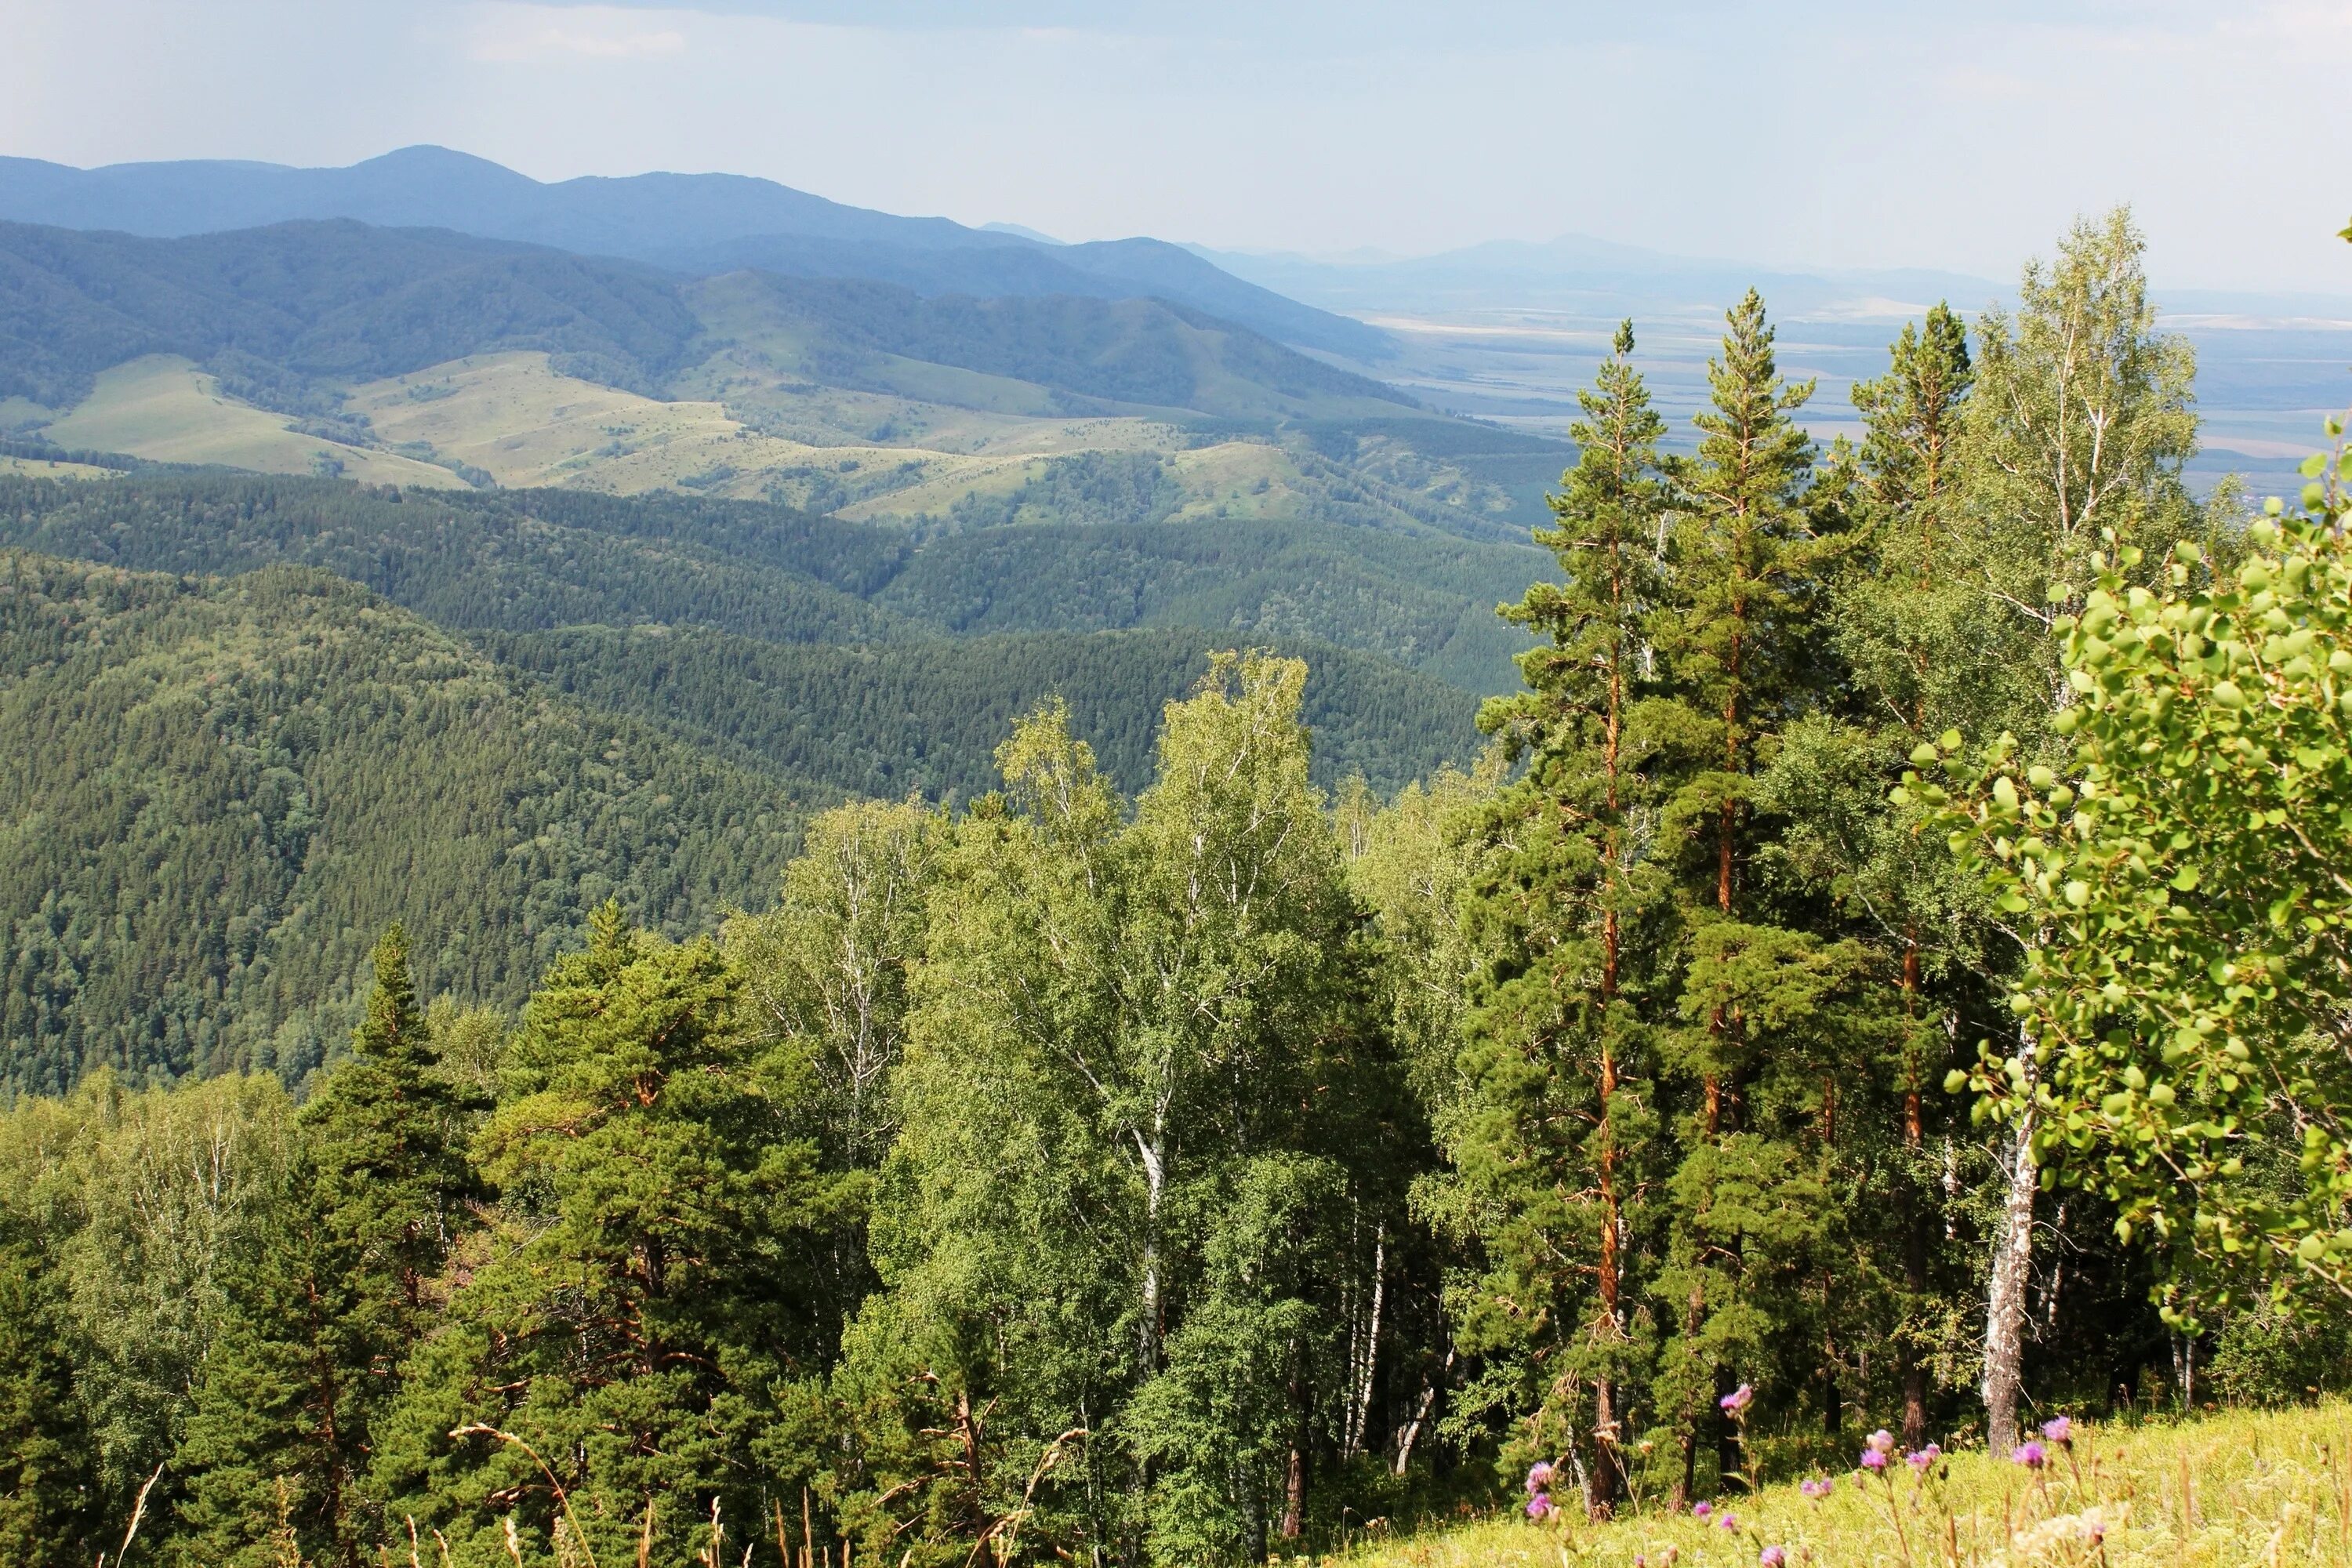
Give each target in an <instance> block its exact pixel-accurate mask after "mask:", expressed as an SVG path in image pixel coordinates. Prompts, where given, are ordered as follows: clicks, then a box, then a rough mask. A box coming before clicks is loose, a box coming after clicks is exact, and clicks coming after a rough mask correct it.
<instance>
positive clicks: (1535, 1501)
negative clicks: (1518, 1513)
mask: <svg viewBox="0 0 2352 1568" xmlns="http://www.w3.org/2000/svg"><path fill="white" fill-rule="evenodd" d="M1550 1517H1551V1498H1550V1496H1549V1494H1547V1493H1544V1492H1538V1493H1536V1495H1535V1496H1533V1497H1531V1498H1529V1499H1528V1518H1529V1519H1532V1520H1536V1521H1543V1520H1547V1519H1549V1518H1550Z"/></svg>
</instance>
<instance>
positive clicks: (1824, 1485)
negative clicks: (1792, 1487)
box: [1797, 1476, 1837, 1502]
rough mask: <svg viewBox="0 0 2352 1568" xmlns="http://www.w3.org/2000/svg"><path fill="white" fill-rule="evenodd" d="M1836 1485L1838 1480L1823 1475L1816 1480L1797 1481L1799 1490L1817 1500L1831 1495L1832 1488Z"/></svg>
mask: <svg viewBox="0 0 2352 1568" xmlns="http://www.w3.org/2000/svg"><path fill="white" fill-rule="evenodd" d="M1836 1485H1837V1482H1836V1481H1834V1480H1832V1479H1831V1478H1829V1477H1828V1476H1822V1477H1821V1478H1820V1479H1814V1480H1802V1481H1799V1482H1798V1483H1797V1490H1798V1491H1800V1492H1801V1493H1802V1494H1803V1495H1804V1496H1806V1497H1809V1498H1811V1499H1812V1500H1814V1501H1815V1502H1819V1501H1821V1500H1822V1499H1823V1498H1825V1497H1827V1496H1829V1495H1830V1492H1831V1490H1832V1489H1833V1488H1835V1487H1836Z"/></svg>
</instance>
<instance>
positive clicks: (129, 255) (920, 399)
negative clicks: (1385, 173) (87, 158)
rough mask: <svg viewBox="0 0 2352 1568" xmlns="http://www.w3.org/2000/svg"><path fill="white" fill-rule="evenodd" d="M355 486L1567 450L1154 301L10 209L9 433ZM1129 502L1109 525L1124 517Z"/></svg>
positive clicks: (1464, 474) (1522, 509) (1322, 502)
mask: <svg viewBox="0 0 2352 1568" xmlns="http://www.w3.org/2000/svg"><path fill="white" fill-rule="evenodd" d="M12 433H14V434H16V435H26V434H43V435H46V436H47V438H49V439H51V440H54V441H56V442H57V443H58V444H61V445H67V446H75V445H79V446H85V447H88V446H96V447H102V448H104V449H108V450H114V451H121V452H127V453H130V454H132V455H134V456H137V457H141V458H149V459H154V460H159V461H169V462H189V463H215V464H222V465H226V466H231V467H236V468H250V469H256V470H259V471H266V472H278V473H304V472H319V473H324V474H342V475H344V476H346V477H350V478H353V479H362V480H366V481H369V482H374V483H387V482H389V483H401V484H426V485H432V484H443V483H447V482H449V481H448V480H446V479H440V478H438V477H436V475H435V473H434V470H435V469H438V470H440V471H441V472H443V473H446V474H448V475H450V476H452V477H455V478H458V479H462V480H463V481H464V482H468V483H473V484H478V485H490V484H498V485H505V486H521V487H536V486H553V485H561V486H567V487H576V488H585V489H603V490H607V491H611V492H614V493H632V492H636V491H642V490H646V489H670V490H678V491H688V492H694V493H701V494H713V495H727V496H732V497H736V498H742V499H750V498H762V499H768V500H780V501H785V502H788V503H790V504H793V505H796V506H801V507H804V508H807V509H809V510H825V511H836V510H837V511H844V512H846V513H850V514H853V515H858V516H862V517H866V518H868V519H873V520H882V521H907V522H913V523H917V524H919V525H924V526H929V525H933V524H936V523H937V522H939V521H942V520H946V519H949V518H951V517H957V516H959V515H960V509H963V508H966V507H969V506H972V505H977V506H979V507H980V508H981V510H988V509H989V508H991V507H992V506H994V505H997V504H999V503H1001V502H1002V501H1003V498H1005V497H1006V496H1008V495H1012V494H1014V493H1016V492H1023V491H1024V490H1025V491H1028V492H1030V493H1027V494H1025V495H1024V498H1023V500H1022V502H1021V506H1020V508H1019V510H1022V511H1023V512H1024V521H1027V520H1034V519H1042V520H1043V521H1060V522H1076V521H1095V520H1096V519H1097V516H1098V515H1099V514H1098V513H1097V512H1088V511H1085V510H1060V509H1057V508H1055V505H1054V504H1053V502H1054V500H1055V491H1056V490H1057V489H1059V490H1067V489H1069V487H1067V486H1063V485H1056V484H1055V483H1050V482H1048V483H1045V485H1044V486H1043V488H1039V481H1041V480H1048V481H1050V480H1052V479H1054V474H1053V468H1054V465H1055V464H1056V463H1061V462H1066V461H1069V460H1071V459H1074V458H1088V457H1097V456H1101V455H1104V454H1118V455H1130V454H1137V453H1150V454H1152V455H1154V456H1155V458H1156V459H1157V460H1158V461H1159V463H1160V467H1161V469H1162V473H1163V477H1164V479H1165V480H1166V483H1167V485H1168V487H1169V488H1170V489H1171V490H1172V491H1173V504H1172V506H1171V508H1169V509H1168V510H1172V511H1175V512H1177V513H1179V514H1181V515H1186V516H1197V517H1227V516H1239V517H1253V518H1266V517H1270V518H1285V519H1288V518H1320V519H1327V520H1330V521H1346V522H1349V523H1352V524H1357V525H1363V526H1371V527H1380V528H1403V529H1407V530H1410V529H1412V528H1415V527H1428V528H1433V529H1435V530H1438V531H1446V532H1455V533H1460V534H1463V535H1465V536H1468V537H1475V538H1487V539H1495V540H1499V541H1505V542H1509V541H1514V540H1517V539H1518V538H1521V537H1524V533H1525V530H1526V528H1527V526H1528V524H1529V523H1530V522H1531V521H1538V520H1539V519H1540V517H1541V508H1540V505H1539V492H1540V488H1541V487H1542V485H1544V484H1546V483H1548V482H1549V481H1550V480H1551V479H1556V478H1557V477H1558V474H1559V471H1560V469H1561V468H1563V467H1564V466H1565V463H1566V460H1567V458H1568V457H1569V455H1570V454H1569V453H1568V451H1567V449H1566V448H1565V447H1562V446H1560V445H1559V444H1558V443H1554V442H1549V441H1541V440H1537V439H1534V438H1532V437H1526V436H1516V435H1512V434H1509V433H1507V432H1503V431H1499V430H1496V429H1493V428H1491V427H1488V426H1474V425H1470V424H1466V423H1465V422H1464V421H1462V420H1459V419H1454V418H1451V417H1448V416H1440V415H1436V414H1433V413H1430V412H1427V411H1425V410H1423V409H1421V408H1420V407H1419V406H1418V405H1416V404H1414V402H1413V400H1412V398H1411V397H1410V396H1409V395H1406V394H1404V393H1402V392H1400V391H1398V390H1396V389H1395V388H1394V387H1392V386H1390V385H1388V384H1384V383H1381V382H1379V381H1375V380H1372V379H1370V378H1369V377H1366V376H1362V375H1359V374H1354V373H1353V372H1350V371H1347V370H1343V369H1339V368H1338V367H1336V366H1334V365H1331V364H1328V363H1324V362H1322V361H1320V360H1317V359H1314V358H1310V357H1308V356H1307V355H1305V354H1302V353H1298V352H1297V351H1296V350H1294V349H1291V348H1288V347H1286V346H1284V345H1283V344H1282V343H1279V342H1275V341H1274V340H1272V339H1270V338H1267V337H1265V336H1262V335H1260V334H1259V333H1257V332H1255V331H1251V330H1250V329H1248V328H1247V327H1244V326H1240V325H1237V324H1235V323H1234V322H1233V321H1226V320H1223V319H1220V318H1218V317H1216V316H1213V315H1208V314H1204V313H1202V311H1201V310H1198V309H1196V308H1194V307H1192V306H1189V305H1185V304H1180V303H1171V302H1170V301H1169V300H1161V299H1154V298H1120V299H1110V298H1101V297H1097V296H1096V295H1094V294H1092V293H1089V292H1086V291H1080V292H1078V293H1074V294H1064V295H1047V296H1042V297H1041V296H1035V295H1032V294H1026V293H1019V292H1016V293H1015V294H1014V295H1013V296H1012V297H1006V298H992V299H983V298H972V297H969V296H963V295H948V296H945V297H932V296H927V295H925V294H922V293H919V292H918V291H916V290H915V289H908V288H903V287H900V286H898V285H896V284H892V283H885V282H877V281H872V280H864V279H845V278H824V277H792V276H782V275H776V274H771V273H763V272H757V271H748V270H746V271H738V272H733V273H729V274H725V275H721V276H715V277H701V278H697V279H691V280H686V279H679V278H677V277H675V276H671V275H667V274H662V273H656V272H654V271H652V270H650V269H649V268H645V267H642V266H638V265H635V264H633V263H628V262H619V261H613V260H609V259H604V258H595V257H583V256H572V255H565V254H563V253H561V252H556V251H550V250H544V249H540V248H536V247H529V246H522V245H516V244H511V243H505V242H499V241H492V240H484V239H478V238H473V237H467V236H462V235H455V234H449V233H446V232H441V231H432V230H405V229H404V230H384V229H373V228H369V227H367V226H363V225H360V224H356V223H352V222H349V221H337V222H305V223H289V224H281V225H278V226H274V227H270V228H262V229H249V230H238V231H231V232H226V233H215V234H206V235H197V236H192V237H185V238H180V239H145V238H139V237H132V236H129V235H121V234H86V233H79V232H76V231H72V230H66V229H53V228H41V227H34V226H26V225H9V224H0V436H8V435H10V434H12ZM1149 516H1150V509H1149V507H1145V508H1142V509H1139V510H1126V511H1121V512H1118V513H1117V514H1115V515H1113V516H1111V517H1110V519H1109V521H1119V522H1136V521H1146V520H1147V518H1148V517H1149Z"/></svg>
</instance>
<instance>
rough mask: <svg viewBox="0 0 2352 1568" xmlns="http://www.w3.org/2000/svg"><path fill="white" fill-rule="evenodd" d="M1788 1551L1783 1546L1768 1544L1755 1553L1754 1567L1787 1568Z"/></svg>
mask: <svg viewBox="0 0 2352 1568" xmlns="http://www.w3.org/2000/svg"><path fill="white" fill-rule="evenodd" d="M1788 1562H1789V1551H1788V1548H1786V1547H1784V1546H1768V1547H1766V1548H1765V1549H1764V1550H1763V1551H1761V1552H1758V1553H1757V1554H1756V1568H1788Z"/></svg>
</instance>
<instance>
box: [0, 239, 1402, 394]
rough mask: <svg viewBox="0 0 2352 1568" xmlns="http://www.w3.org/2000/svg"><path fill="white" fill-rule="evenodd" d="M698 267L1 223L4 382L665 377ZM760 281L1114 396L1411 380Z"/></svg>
mask: <svg viewBox="0 0 2352 1568" xmlns="http://www.w3.org/2000/svg"><path fill="white" fill-rule="evenodd" d="M891 221H894V222H896V221H899V220H896V219H894V220H891ZM1144 243H1155V244H1156V243H1157V242H1156V241H1155V242H1144ZM1177 254H1179V255H1181V252H1178V253H1177ZM693 287H694V286H693V285H690V284H683V283H681V281H680V280H679V279H677V278H675V277H673V276H671V275H669V274H667V273H665V272H663V271H661V270H659V269H657V268H653V267H651V266H648V265H646V264H643V263H635V262H629V261H625V260H622V261H615V260H612V259H608V258H602V257H588V256H578V255H567V254H565V253H563V252H561V251H557V250H552V249H550V248H547V247H543V246H540V245H535V244H521V243H517V242H514V241H510V240H499V239H485V238H479V237H473V236H469V235H463V234H454V233H451V232H449V231H448V230H446V229H384V228H377V227H373V226H369V225H366V224H362V223H359V222H355V221H352V220H351V219H348V218H343V219H331V220H308V221H295V222H284V223H275V224H272V225H270V226H267V227H262V228H249V229H232V230H227V231H223V232H206V233H201V234H195V235H190V236H187V237H181V238H173V239H151V238H143V237H137V236H133V235H129V234H124V233H121V232H114V231H106V230H100V231H98V232H94V233H93V232H85V231H81V230H76V229H69V228H53V227H47V226H35V225H28V224H12V223H0V397H5V396H7V395H12V394H13V395H19V396H24V397H27V398H30V399H32V400H33V401H34V402H37V403H42V404H47V405H59V404H61V403H64V402H68V401H70V400H71V399H73V398H77V397H79V396H81V395H85V394H86V393H87V392H88V390H89V380H90V378H91V376H92V375H93V374H95V373H97V372H99V371H100V370H103V369H105V368H107V367H108V366H110V365H114V364H119V363H123V362H124V361H127V360H130V359H132V358H135V357H138V356H140V355H145V354H177V355H181V356H184V357H185V358H187V359H189V360H192V361H194V362H197V363H202V364H205V365H206V366H208V367H210V368H212V369H214V370H215V373H216V374H222V375H224V376H225V377H227V378H228V379H229V380H230V381H231V382H232V384H235V385H236V387H237V389H238V390H239V393H240V395H245V396H248V397H252V398H254V399H255V400H256V401H258V402H262V403H264V404H267V405H271V406H278V407H281V408H284V409H285V410H286V411H288V412H292V413H302V412H306V411H308V410H306V409H305V408H304V406H303V405H302V402H301V401H300V399H299V397H296V398H289V397H288V396H286V395H283V394H284V392H285V391H286V390H287V387H286V384H288V383H289V382H292V381H294V380H297V379H299V378H309V377H322V376H323V377H338V378H343V379H351V380H357V379H369V378H374V377H380V376H387V375H399V374H406V373H408V372H411V371H415V370H421V369H423V368H425V367H426V366H428V365H433V364H437V363H443V362H446V361H451V360H456V359H458V358H461V357H463V356H466V355H468V354H478V353H495V352H499V351H501V350H515V349H531V350H539V351H543V352H546V353H551V354H555V355H559V356H562V360H563V362H564V363H566V365H567V366H568V367H569V368H570V369H571V370H572V371H573V372H574V373H576V374H583V375H586V376H587V377H589V378H590V379H592V380H593V381H596V382H599V383H602V384H607V385H614V386H622V387H628V388H632V389H635V390H649V389H651V388H652V387H654V386H655V385H656V384H659V383H660V381H661V380H662V378H663V377H664V376H666V375H667V374H669V373H670V372H672V371H674V370H676V369H677V368H678V367H679V366H680V365H681V364H683V363H688V362H689V361H690V360H692V359H693V358H695V357H698V355H700V354H706V353H709V352H710V345H709V332H708V331H706V326H705V323H704V322H703V321H701V320H700V319H698V317H697V315H696V313H695V311H694V310H693V309H692V308H691V307H690V305H689V303H688V300H687V299H686V297H685V296H686V293H687V292H688V290H689V289H692V288H693ZM761 291H762V294H763V296H764V302H765V306H766V310H765V312H764V313H765V314H766V315H767V316H768V317H769V318H771V319H772V320H773V321H775V322H777V323H778V325H779V327H780V328H781V330H784V331H789V332H790V333H792V334H793V336H794V337H795V338H796V339H798V340H799V341H801V342H810V341H815V342H821V343H822V344H823V345H824V349H825V351H826V353H827V355H828V357H829V359H830V361H831V362H832V363H835V365H836V366H837V367H838V368H839V369H840V370H841V371H842V372H844V373H845V374H848V375H850V376H852V377H853V378H854V376H855V373H856V370H857V368H858V367H857V364H856V359H857V357H858V356H859V355H861V354H863V355H868V356H870V355H872V354H875V353H881V354H889V355H897V356H901V357H911V358H918V359H921V360H924V361H926V362H929V363H940V364H946V365H951V366H955V367H958V368H961V369H964V370H970V371H975V372H979V373H981V374H988V375H997V376H1006V377H1014V378H1018V379H1020V380H1023V381H1026V382H1031V383H1035V384H1040V385H1044V386H1046V387H1050V388H1054V389H1057V390H1059V391H1061V392H1063V393H1064V394H1066V395H1067V396H1069V397H1072V398H1076V399H1087V400H1093V402H1094V404H1096V405H1098V409H1097V411H1105V410H1108V408H1109V407H1110V406H1111V405H1148V406H1153V407H1161V408H1167V409H1182V410H1191V411H1194V412H1198V413H1203V414H1209V415H1213V416H1215V415H1222V416H1232V415H1234V414H1237V413H1240V412H1242V409H1241V407H1240V406H1239V405H1237V404H1236V402H1235V400H1234V395H1233V392H1234V389H1235V388H1237V387H1246V388H1248V389H1249V390H1250V391H1251V392H1252V393H1254V394H1264V395H1268V396H1271V397H1272V398H1275V399H1277V400H1286V406H1287V407H1288V408H1290V409H1293V410H1297V411H1301V412H1303V411H1305V410H1307V408H1309V407H1310V406H1314V407H1319V406H1321V405H1323V404H1325V403H1328V401H1330V400H1332V399H1337V400H1339V402H1340V403H1342V404H1345V405H1357V406H1362V405H1370V406H1375V407H1376V406H1378V405H1383V404H1388V405H1394V404H1401V403H1409V401H1410V400H1409V399H1407V398H1406V397H1405V396H1404V395H1402V394H1401V393H1398V392H1396V391H1394V390H1393V389H1391V388H1390V387H1388V386H1386V385H1384V384H1381V383H1379V382H1376V381H1372V380H1370V379H1368V378H1366V377H1363V376H1360V375H1355V374H1350V373H1349V372H1346V371H1342V370H1338V369H1334V368H1332V367H1331V366H1329V365H1327V364H1325V363H1322V362H1321V361H1319V360H1314V359H1309V358H1307V356H1305V355H1303V354H1300V353H1296V352H1294V351H1292V350H1290V349H1288V348H1286V347H1284V346H1282V345H1281V344H1279V343H1276V342H1272V341H1270V340H1268V339H1266V338H1264V337H1261V336H1259V335H1258V334H1256V333H1255V332H1253V331H1237V330H1234V328H1233V327H1232V325H1231V324H1230V323H1229V322H1228V321H1223V320H1220V319H1218V318H1216V317H1215V316H1213V315H1212V314H1210V313H1207V312H1205V311H1202V310H1197V309H1194V308H1191V307H1188V306H1186V305H1184V304H1182V303H1181V302H1180V303H1171V302H1169V301H1167V300H1160V299H1117V298H1113V299H1105V298H1102V297H1101V296H1099V295H1087V294H1080V295H1076V296H1072V295H1061V294H1056V295H1040V294H1036V293H1033V292H1031V291H1026V290H1011V291H1009V292H1007V293H1005V294H1003V295H1000V296H999V297H996V298H993V299H987V300H974V299H971V298H966V297H962V296H960V295H959V296H955V297H950V298H939V297H932V298H926V297H925V296H924V295H923V294H921V293H920V292H919V291H916V290H913V289H908V288H906V287H902V286H900V285H898V284H895V283H888V282H880V281H875V280H871V279H857V278H854V277H853V278H849V279H840V278H831V279H813V278H806V277H800V276H792V275H789V274H788V275H784V276H774V275H770V276H768V277H766V278H765V279H762V281H761ZM1257 408H1258V404H1257V403H1256V402H1255V401H1253V402H1252V403H1251V405H1249V411H1250V412H1252V413H1255V412H1256V411H1257Z"/></svg>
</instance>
